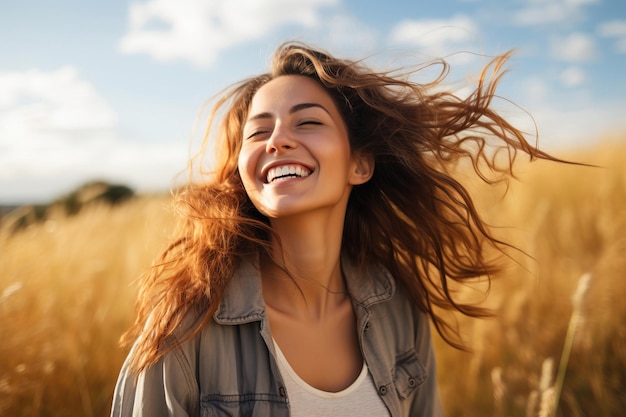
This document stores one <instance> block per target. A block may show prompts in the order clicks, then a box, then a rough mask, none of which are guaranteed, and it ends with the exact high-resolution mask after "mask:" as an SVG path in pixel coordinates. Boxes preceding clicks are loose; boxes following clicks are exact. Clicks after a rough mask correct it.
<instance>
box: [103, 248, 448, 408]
mask: <svg viewBox="0 0 626 417" xmlns="http://www.w3.org/2000/svg"><path fill="white" fill-rule="evenodd" d="M256 265H257V262H256V260H255V261H253V262H244V263H242V265H240V267H239V268H238V270H237V272H236V274H235V276H234V277H233V279H232V280H231V281H230V283H229V284H228V287H227V289H226V292H225V294H224V297H223V300H222V302H221V304H220V306H219V308H218V310H217V311H216V313H215V315H214V316H213V320H212V321H211V322H210V323H209V324H208V325H207V326H205V328H204V329H203V330H202V331H201V332H200V333H199V334H198V335H197V336H195V337H194V338H193V339H191V340H189V341H187V342H185V343H183V344H182V345H181V346H179V347H177V348H175V349H173V350H171V351H170V352H169V353H167V354H166V355H165V356H164V357H163V358H162V359H161V360H160V361H158V362H157V363H156V364H155V365H153V366H152V367H150V368H148V369H147V370H146V371H144V372H142V373H141V374H139V375H138V377H137V382H136V383H135V379H134V378H135V375H133V374H132V373H130V372H129V370H128V367H127V363H125V364H124V366H123V368H122V371H121V373H120V376H119V379H118V381H117V386H116V388H115V393H114V398H113V407H112V411H111V416H112V417H131V416H132V417H161V416H181V417H182V416H193V417H213V416H264V417H267V416H272V417H283V416H284V417H287V416H289V396H288V393H287V392H286V390H285V385H284V383H283V379H282V377H281V374H280V371H279V370H278V365H277V363H276V359H275V358H276V355H275V351H274V344H273V342H272V336H271V333H270V327H269V321H268V318H267V316H266V314H265V303H264V302H263V298H262V295H261V281H260V276H259V272H258V268H257V266H256ZM342 267H343V270H344V274H345V276H346V281H347V286H348V291H349V292H350V295H351V297H352V300H353V304H354V311H355V314H356V318H357V329H358V334H359V342H360V345H361V351H362V353H363V357H364V358H365V361H366V363H367V366H368V367H369V371H370V373H371V375H372V378H373V380H374V383H375V385H376V386H377V387H378V394H379V395H380V397H381V399H382V400H383V402H384V404H385V405H386V406H387V409H388V410H389V413H390V415H391V416H394V417H395V416H423V417H439V416H442V415H443V413H442V411H441V405H440V402H439V395H438V390H437V381H436V373H435V357H434V354H433V349H432V344H431V337H430V329H429V321H428V318H427V316H426V315H424V314H423V313H421V312H420V311H419V310H418V309H417V308H416V307H415V306H413V305H412V303H411V302H410V301H409V299H408V297H407V296H406V294H405V293H404V291H396V285H395V282H394V279H393V278H392V277H391V275H390V274H389V273H388V272H387V271H386V270H384V269H382V268H371V269H369V270H366V271H360V270H356V269H355V268H354V267H352V266H351V265H350V264H349V263H348V262H345V261H344V262H342ZM172 342H175V340H174V341H170V343H172Z"/></svg>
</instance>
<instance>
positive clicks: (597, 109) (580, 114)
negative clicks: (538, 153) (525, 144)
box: [529, 100, 626, 149]
mask: <svg viewBox="0 0 626 417" xmlns="http://www.w3.org/2000/svg"><path fill="white" fill-rule="evenodd" d="M625 107H626V102H625V101H624V100H622V101H621V102H605V103H597V104H594V105H586V106H579V107H577V108H559V106H554V105H551V106H545V105H544V106H541V105H538V106H536V107H535V106H533V107H530V108H529V111H530V113H531V114H532V115H533V116H534V117H535V120H536V122H537V126H538V127H539V144H540V145H541V146H545V147H546V148H548V149H571V148H574V147H579V146H584V145H590V144H594V143H597V142H598V141H600V140H602V139H603V138H604V137H605V136H608V135H611V134H615V133H616V132H623V131H624V129H626V120H624V118H623V114H622V113H623V111H622V109H624V108H625Z"/></svg>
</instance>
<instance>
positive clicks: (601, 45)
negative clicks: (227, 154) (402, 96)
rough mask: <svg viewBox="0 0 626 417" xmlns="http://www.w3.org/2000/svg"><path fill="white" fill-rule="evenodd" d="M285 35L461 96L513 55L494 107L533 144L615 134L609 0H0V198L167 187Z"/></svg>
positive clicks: (625, 53) (625, 22)
mask: <svg viewBox="0 0 626 417" xmlns="http://www.w3.org/2000/svg"><path fill="white" fill-rule="evenodd" d="M288 40H296V41H301V42H306V43H309V44H311V45H314V46H317V47H321V48H323V49H325V50H327V51H330V52H331V53H333V54H334V55H337V56H340V57H345V58H350V59H361V58H367V60H366V62H367V63H368V65H370V66H371V67H373V68H376V69H392V68H396V67H399V66H419V65H421V64H423V63H425V62H429V61H432V60H433V59H436V58H442V57H443V58H446V60H447V61H448V62H449V63H450V64H451V66H452V71H451V73H450V75H449V76H448V78H447V79H446V86H447V87H446V88H450V89H451V90H453V91H455V92H457V94H459V95H460V96H462V95H463V94H464V92H465V93H467V91H468V90H467V89H468V88H469V87H468V86H470V85H471V84H470V83H471V80H473V79H475V77H476V76H477V74H478V73H479V71H480V69H481V68H482V66H484V65H485V64H486V63H487V62H488V61H489V57H490V56H494V55H497V54H501V53H505V52H507V51H509V50H514V54H513V56H512V58H511V59H510V60H509V61H508V62H507V69H508V73H507V74H506V75H505V77H504V79H503V81H502V83H501V85H500V88H499V90H498V94H499V95H500V96H502V97H504V98H505V99H501V100H500V101H499V102H498V103H496V106H500V107H498V109H499V110H500V111H501V112H502V114H504V115H505V116H506V117H508V118H510V120H512V121H513V122H514V123H516V125H517V126H519V127H520V128H523V129H525V130H527V131H529V132H531V133H533V134H534V132H535V126H536V128H537V131H538V140H539V145H540V146H541V147H543V148H545V149H547V150H549V151H551V152H555V153H557V155H558V152H559V151H560V150H569V149H572V148H585V147H589V146H593V145H594V144H596V143H598V142H600V141H603V140H606V138H618V139H620V138H626V134H625V132H626V1H623V0H437V1H420V0H385V1H381V0H291V1H289V0H141V1H121V0H107V1H100V2H96V1H84V0H83V1H78V0H55V1H54V2H48V1H43V0H2V2H0V205H2V204H24V203H40V202H45V201H49V200H51V199H54V198H57V197H60V196H62V195H64V194H67V193H69V192H70V191H72V190H73V189H75V188H76V187H77V186H79V185H81V184H83V183H85V182H87V181H91V180H105V181H108V182H111V183H119V184H125V185H128V186H130V187H132V188H133V189H135V190H136V191H138V192H159V191H167V190H168V189H170V187H172V186H173V185H174V184H176V183H177V181H180V178H181V177H180V175H181V173H183V172H184V170H185V168H186V161H187V160H188V157H189V155H190V153H191V152H192V151H193V149H195V146H196V144H197V143H198V138H201V136H202V132H203V129H204V125H205V120H204V118H203V117H202V116H203V114H205V113H203V109H205V108H206V103H207V100H209V99H210V98H211V97H213V96H214V95H215V94H217V93H218V92H219V91H220V90H221V89H222V88H224V87H226V86H228V85H229V84H231V83H233V82H236V81H238V80H241V79H243V78H246V77H249V76H252V75H256V74H259V73H263V72H265V71H266V69H267V64H268V62H269V60H270V57H271V54H272V52H273V51H274V49H275V48H276V46H278V45H279V44H280V43H282V42H284V41H288ZM435 75H436V71H435V69H430V70H425V71H422V72H421V73H418V74H416V76H415V79H416V81H419V82H428V81H430V80H431V79H432V78H433V77H434V76H435ZM531 116H532V117H531ZM531 139H533V140H534V136H531ZM183 177H184V174H183ZM177 178H178V179H177Z"/></svg>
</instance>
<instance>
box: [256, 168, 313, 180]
mask: <svg viewBox="0 0 626 417" xmlns="http://www.w3.org/2000/svg"><path fill="white" fill-rule="evenodd" d="M312 172H313V171H312V170H310V169H309V168H307V167H305V166H302V165H295V164H288V165H281V166H276V167H272V168H270V169H269V170H268V171H267V175H266V177H265V182H266V183H267V184H271V183H272V182H276V181H281V180H286V179H289V178H305V177H308V176H309V175H311V173H312Z"/></svg>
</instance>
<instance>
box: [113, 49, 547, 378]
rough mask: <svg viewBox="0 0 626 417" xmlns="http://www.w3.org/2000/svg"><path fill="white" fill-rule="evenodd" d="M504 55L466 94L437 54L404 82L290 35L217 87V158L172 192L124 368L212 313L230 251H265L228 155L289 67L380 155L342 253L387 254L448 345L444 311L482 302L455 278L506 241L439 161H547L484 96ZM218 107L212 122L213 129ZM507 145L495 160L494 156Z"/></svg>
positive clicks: (150, 359) (356, 200)
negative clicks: (461, 295) (257, 66)
mask: <svg viewBox="0 0 626 417" xmlns="http://www.w3.org/2000/svg"><path fill="white" fill-rule="evenodd" d="M507 58H508V54H505V55H502V56H498V57H496V58H494V59H493V60H492V61H491V62H490V63H489V64H488V65H487V66H486V67H485V69H484V70H483V72H482V73H481V75H480V78H479V80H478V84H477V86H476V88H475V90H474V91H473V93H472V94H471V95H470V96H468V97H467V98H464V99H461V98H459V97H457V96H455V95H453V94H451V93H449V92H445V91H441V90H442V89H441V87H440V85H441V82H442V81H443V78H444V77H445V74H446V73H447V64H446V63H445V62H444V61H441V64H442V68H443V70H442V73H441V76H440V77H439V78H437V79H436V80H435V81H433V82H431V83H429V84H418V83H416V82H412V81H411V80H410V77H409V75H411V73H410V72H408V73H406V74H404V76H400V75H397V74H395V73H390V72H376V71H373V70H371V69H369V68H368V67H366V66H365V65H363V64H362V63H360V62H355V61H349V60H342V59H337V58H335V57H332V56H331V55H329V54H327V53H325V52H322V51H320V50H316V49H312V48H310V47H308V46H306V45H302V44H297V43H287V44H284V45H282V46H280V47H279V48H278V50H277V51H276V53H275V55H274V59H273V61H272V64H271V68H270V72H269V73H267V74H263V75H260V76H258V77H254V78H251V79H247V80H244V81H242V82H240V83H238V84H236V85H234V86H232V87H231V88H230V89H227V90H225V92H224V95H223V96H222V98H221V99H219V100H218V101H217V103H216V104H215V106H214V107H213V110H212V113H211V116H210V120H209V123H208V126H209V127H208V129H207V132H206V135H205V140H204V144H203V147H202V150H201V152H200V154H199V156H198V158H197V159H196V160H195V161H196V162H197V161H199V160H201V159H202V156H203V155H204V153H205V152H207V149H208V143H209V142H210V138H212V137H214V138H215V140H216V143H217V150H216V155H217V158H218V160H217V162H216V166H215V170H214V171H213V172H212V174H211V175H210V176H209V177H206V179H204V180H200V181H198V180H195V181H190V182H189V184H188V185H187V186H186V187H185V188H184V189H183V190H181V191H180V192H179V193H178V194H177V195H176V199H175V203H176V206H177V207H178V209H179V213H180V214H181V219H182V223H181V229H180V235H179V238H178V239H177V240H175V241H174V242H173V243H171V245H170V246H169V247H168V249H167V250H166V251H165V252H164V253H163V254H162V256H161V257H160V259H159V262H158V263H157V265H156V266H155V267H154V268H153V269H152V270H151V272H150V273H149V274H148V275H146V276H145V277H144V278H143V280H142V283H141V289H140V294H139V300H138V316H137V319H136V322H135V324H134V326H133V327H132V328H131V329H130V330H129V332H128V333H127V334H126V335H125V340H126V342H129V341H131V340H133V339H135V338H138V339H137V342H136V344H135V348H134V350H133V357H132V362H131V366H132V368H133V369H134V370H135V371H138V372H139V371H141V370H143V369H145V368H146V367H148V366H150V365H151V364H153V363H155V362H156V361H157V360H158V359H159V358H160V357H161V356H162V355H163V354H164V353H165V352H166V351H167V348H165V345H164V341H165V339H166V338H167V337H168V336H170V335H171V334H172V333H173V332H174V331H175V330H176V329H177V328H179V327H180V326H181V325H182V323H183V321H184V319H185V318H186V317H190V316H193V317H195V318H196V320H195V321H192V325H190V326H189V328H187V329H186V330H185V332H184V334H185V336H186V337H192V336H193V335H194V334H195V333H197V332H198V331H200V329H201V328H202V327H203V326H204V325H206V324H207V323H208V322H209V321H210V320H211V317H212V315H213V313H214V312H215V310H216V308H217V306H218V304H219V302H220V300H221V297H222V294H223V292H224V288H225V286H226V284H227V283H228V281H229V280H230V279H231V277H232V275H233V271H234V269H235V267H236V266H237V264H238V262H240V260H241V259H242V258H244V257H247V256H250V255H251V254H253V253H255V252H258V251H259V250H268V251H269V238H270V236H271V233H272V231H271V228H270V227H269V222H268V221H267V219H266V218H264V216H263V215H261V214H260V213H259V212H258V211H257V210H256V209H255V208H254V206H253V205H252V203H251V202H250V200H249V198H248V196H247V194H246V192H245V189H244V187H243V185H242V182H241V179H240V177H239V173H238V170H237V158H238V154H239V149H240V146H241V141H242V128H243V125H244V122H245V120H246V117H247V112H248V107H249V105H250V102H251V100H252V98H253V96H254V94H255V93H256V91H257V90H258V89H259V88H260V87H261V86H262V85H264V84H265V83H267V82H268V81H270V80H272V79H274V78H276V77H279V76H281V75H288V74H296V75H304V76H307V77H310V78H312V79H314V80H316V81H317V82H319V83H320V84H321V85H322V86H324V87H325V88H326V90H327V92H328V93H329V94H330V95H331V97H332V98H333V99H334V101H335V103H336V104H337V107H338V109H339V110H340V112H341V114H342V116H343V118H344V121H345V123H346V126H347V128H348V134H349V139H350V145H351V149H352V150H353V151H356V152H362V153H364V154H367V155H371V156H372V157H373V158H374V160H375V170H374V175H373V177H372V178H371V180H370V181H369V182H367V183H365V184H363V185H360V186H357V187H355V188H354V189H353V190H352V193H351V195H350V200H349V203H348V209H347V213H346V221H345V226H344V233H343V243H342V245H343V247H342V252H343V253H344V255H345V256H348V257H350V258H351V259H352V261H353V262H355V263H356V264H357V265H360V266H367V265H368V264H370V263H378V264H382V265H383V266H385V267H386V268H387V269H388V270H389V271H390V272H391V273H392V275H393V276H394V277H395V279H396V280H397V282H398V283H399V285H401V286H402V287H403V288H404V289H405V290H406V291H407V292H408V294H409V295H410V297H411V298H412V300H413V301H414V303H415V304H416V305H417V306H418V307H419V308H420V309H421V310H422V311H424V312H426V313H427V314H429V315H430V317H431V319H432V321H433V323H434V325H435V327H436V328H437V330H438V331H439V332H440V333H441V334H442V336H443V337H444V338H445V339H446V340H447V341H448V342H449V343H451V344H454V345H457V344H458V343H457V342H456V341H455V338H454V337H453V333H451V330H452V326H451V325H450V324H449V323H448V322H447V321H446V320H445V319H444V318H443V317H442V316H441V314H439V311H442V310H457V311H460V312H461V313H463V314H466V315H469V316H475V317H478V316H484V315H485V314H486V313H487V311H485V310H484V309H482V308H479V307H476V306H473V305H468V304H463V303H460V302H457V301H456V300H455V298H454V296H453V293H452V291H451V290H450V284H451V283H452V282H455V281H456V282H463V281H466V280H471V279H475V278H477V277H482V276H486V277H490V276H491V275H492V274H493V273H495V272H496V271H498V263H497V262H495V261H494V259H493V258H492V257H491V256H489V253H490V251H489V250H488V249H489V248H488V247H495V248H497V249H500V250H502V249H503V247H505V246H506V243H504V242H501V241H499V240H498V239H496V238H495V237H493V235H492V234H491V233H490V231H489V228H488V227H487V225H486V224H485V223H484V221H483V220H482V219H481V217H480V215H479V213H478V212H477V209H476V207H475V205H474V203H473V201H472V198H471V196H470V194H469V192H468V191H467V190H466V189H465V188H464V187H463V186H462V185H461V184H460V183H459V182H458V181H457V180H455V179H454V178H453V177H452V176H451V175H450V174H449V173H448V167H450V166H451V165H453V164H454V163H456V162H458V161H459V160H469V161H471V163H472V166H473V167H474V172H476V174H477V175H478V176H479V177H480V178H482V179H483V180H485V181H489V178H488V176H487V175H486V173H485V170H487V171H490V172H492V173H494V172H495V173H504V174H512V171H511V170H512V164H513V161H514V159H515V157H516V155H517V154H518V152H520V151H521V152H523V153H526V154H528V155H530V156H531V157H538V158H544V159H554V158H552V157H551V156H549V155H547V154H545V153H544V152H542V151H540V150H539V149H537V148H536V147H535V146H532V145H530V144H529V143H528V141H527V140H526V139H525V137H524V134H523V133H522V132H521V131H519V130H518V129H516V128H515V127H513V126H512V125H511V124H509V122H507V121H506V120H505V119H503V118H502V117H501V116H500V115H499V114H497V113H496V112H495V111H494V110H492V108H491V104H492V99H493V98H494V96H495V89H496V86H497V85H498V83H499V81H500V78H501V76H502V75H503V73H504V71H503V69H502V65H503V64H504V63H505V61H506V60H507ZM394 74H395V75H394ZM220 112H222V113H223V117H222V118H221V123H220V124H219V128H218V130H217V131H216V132H213V131H214V129H212V126H213V124H214V121H215V119H216V118H217V115H218V114H221V113H220ZM212 132H213V133H212ZM502 150H504V151H505V152H504V153H505V154H506V158H505V164H504V165H502V164H501V163H500V162H498V161H496V158H497V157H496V155H498V154H501V153H502V152H501V151H502ZM190 170H192V171H194V172H196V171H199V170H201V165H200V166H198V165H197V164H191V165H190Z"/></svg>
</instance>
